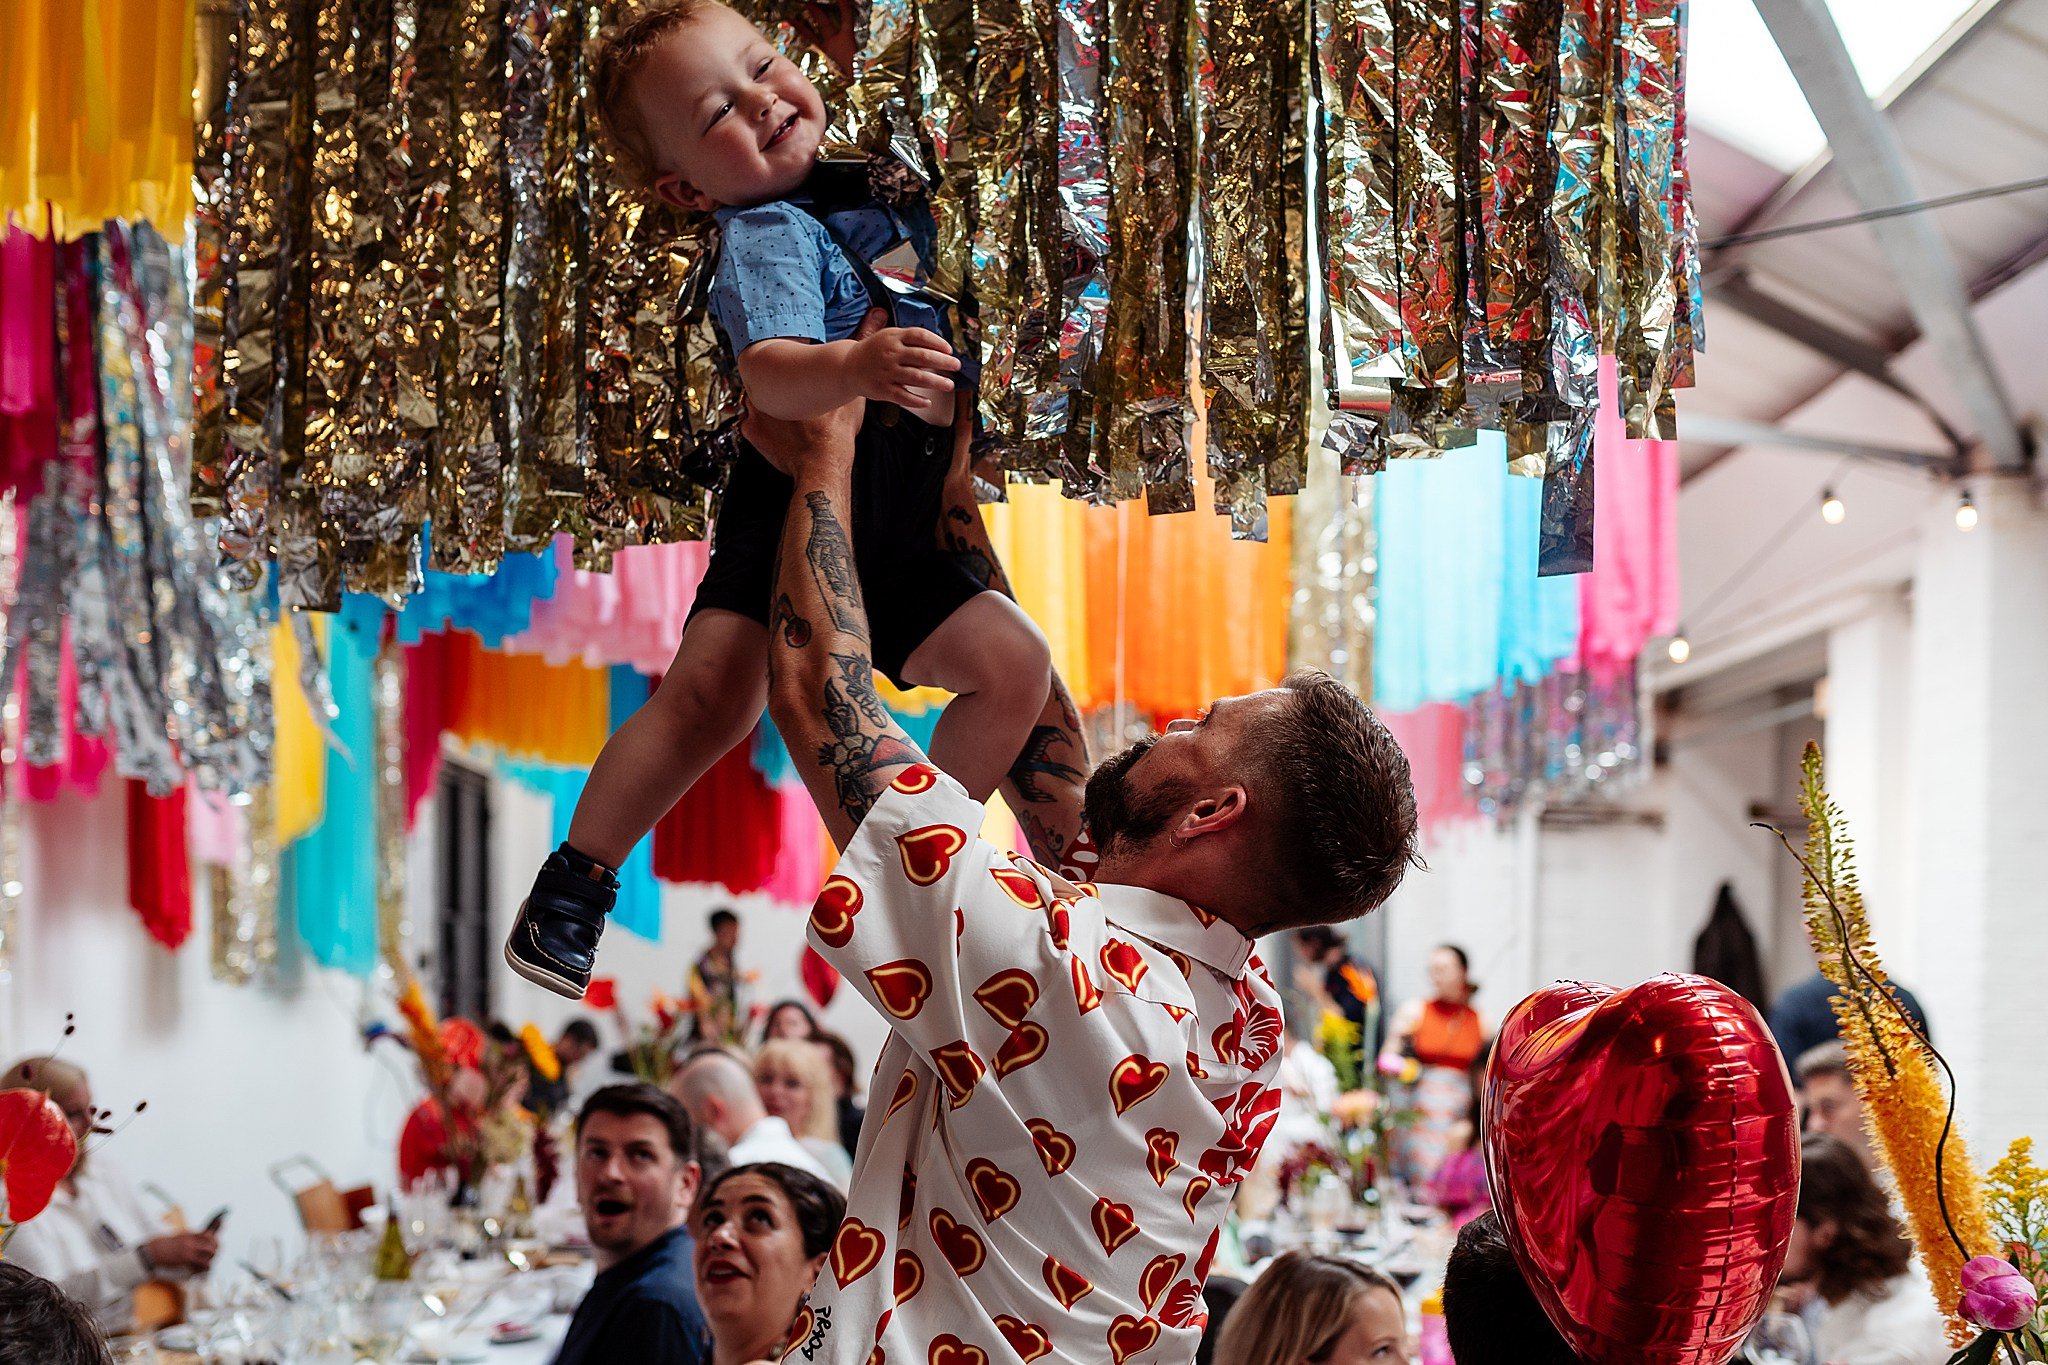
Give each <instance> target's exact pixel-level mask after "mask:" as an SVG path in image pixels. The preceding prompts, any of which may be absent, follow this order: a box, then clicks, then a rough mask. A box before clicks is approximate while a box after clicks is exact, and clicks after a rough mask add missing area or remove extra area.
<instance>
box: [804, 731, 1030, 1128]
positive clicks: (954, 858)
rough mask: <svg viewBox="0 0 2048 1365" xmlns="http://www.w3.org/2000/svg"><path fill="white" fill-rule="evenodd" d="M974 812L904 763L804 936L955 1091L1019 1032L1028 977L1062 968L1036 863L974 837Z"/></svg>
mask: <svg viewBox="0 0 2048 1365" xmlns="http://www.w3.org/2000/svg"><path fill="white" fill-rule="evenodd" d="M983 814H984V812H983V810H982V807H981V805H980V804H979V803H977V802H976V801H974V800H973V799H972V798H971V797H969V796H968V795H967V793H966V791H965V790H963V789H962V788H961V787H960V786H959V785H958V784H957V783H955V782H954V781H953V780H952V779H951V778H949V777H947V776H945V775H944V774H943V773H940V772H939V771H937V770H936V769H934V768H932V767H930V766H929V765H926V764H916V765H913V766H912V767H909V768H906V769H904V770H903V771H902V772H901V773H899V774H898V775H897V777H896V780H895V781H894V782H893V783H892V784H891V785H890V787H889V789H888V790H887V791H886V792H884V793H883V794H882V797H881V799H880V800H879V801H877V802H876V804H875V807H874V809H873V810H871V811H870V812H869V813H868V815H867V818H866V819H864V820H863V821H862V822H861V826H860V829H859V830H858V831H857V832H856V834H855V835H854V838H853V842H852V843H850V844H848V845H847V848H846V852H845V853H844V854H843V855H842V856H841V858H840V860H839V866H838V868H837V870H836V871H835V872H834V874H833V876H832V877H831V878H830V879H829V880H828V881H827V882H826V883H825V887H824V889H823V891H822V892H821V893H820V894H819V897H818V901H817V904H816V906H815V907H814V908H813V909H812V912H811V922H810V938H811V943H812V945H813V946H815V947H816V948H817V950H818V952H819V953H820V954H821V955H822V956H823V957H824V958H825V959H826V961H828V962H830V963H831V964H832V965H833V966H834V967H836V968H838V970H839V972H840V974H841V975H842V976H843V977H844V978H845V979H846V981H847V982H848V984H850V985H851V986H853V988H854V989H855V990H857V991H859V992H860V994H861V995H862V996H864V997H865V998H866V999H867V1001H868V1002H869V1003H870V1004H872V1005H873V1006H874V1007H875V1008H876V1009H878V1010H880V1011H881V1012H882V1014H883V1016H884V1017H885V1018H886V1019H887V1020H888V1022H889V1027H890V1028H891V1029H892V1030H893V1031H894V1032H895V1033H896V1034H898V1035H899V1036H900V1037H902V1038H903V1040H904V1041H905V1042H907V1043H909V1044H910V1045H911V1046H912V1047H913V1048H916V1049H917V1050H918V1051H920V1052H922V1053H924V1054H925V1056H926V1057H927V1058H929V1059H930V1060H931V1062H932V1064H933V1066H934V1067H935V1068H936V1069H937V1070H938V1072H939V1074H940V1075H941V1076H942V1077H944V1078H945V1080H946V1083H947V1085H948V1087H949V1088H951V1089H952V1090H953V1092H954V1095H955V1098H956V1100H962V1101H964V1097H965V1095H966V1094H967V1093H968V1092H970V1091H972V1090H973V1088H974V1085H975V1083H976V1082H977V1081H979V1079H980V1078H981V1076H982V1075H983V1074H984V1072H985V1071H986V1069H987V1068H988V1067H989V1066H990V1065H992V1064H995V1063H996V1062H997V1061H998V1057H997V1053H998V1051H999V1050H1000V1049H1002V1048H1004V1047H1006V1046H1024V1045H1028V1042H1029V1041H1030V1040H1029V1038H1028V1037H1027V1039H1025V1040H1017V1039H1015V1038H1014V1037H1013V1032H1014V1031H1015V1030H1017V1029H1019V1028H1022V1027H1025V1026H1024V1014H1025V1012H1026V1011H1028V1010H1029V1009H1030V1008H1031V1006H1032V1005H1033V1004H1035V1003H1036V1001H1037V1000H1038V997H1039V995H1040V993H1041V991H1043V990H1047V989H1050V988H1051V987H1052V986H1054V985H1055V984H1057V985H1059V986H1060V987H1061V988H1063V989H1064V988H1065V983H1066V980H1067V978H1066V975H1065V973H1066V963H1065V958H1064V954H1063V953H1062V951H1061V950H1060V948H1059V947H1058V946H1057V945H1056V944H1055V943H1054V941H1053V938H1052V934H1051V932H1050V925H1051V923H1052V922H1053V920H1052V916H1053V914H1054V912H1055V907H1054V905H1053V903H1052V898H1051V896H1050V895H1049V891H1048V887H1049V884H1048V883H1047V882H1046V881H1045V880H1044V874H1043V873H1042V872H1040V871H1039V870H1038V869H1037V868H1036V867H1035V866H1033V865H1031V864H1021V865H1020V864H1013V863H1012V862H1011V860H1010V858H1009V857H1008V856H1007V855H1006V854H1004V853H1003V852H1002V851H1000V850H998V849H997V848H996V847H995V846H994V845H993V844H990V843H988V842H987V841H985V840H983V839H982V838H980V836H979V835H978V833H977V831H979V830H980V828H981V823H982V818H983ZM1036 1028H1037V1026H1036V1025H1032V1026H1030V1027H1029V1029H1027V1034H1030V1032H1031V1030H1035V1029H1036Z"/></svg>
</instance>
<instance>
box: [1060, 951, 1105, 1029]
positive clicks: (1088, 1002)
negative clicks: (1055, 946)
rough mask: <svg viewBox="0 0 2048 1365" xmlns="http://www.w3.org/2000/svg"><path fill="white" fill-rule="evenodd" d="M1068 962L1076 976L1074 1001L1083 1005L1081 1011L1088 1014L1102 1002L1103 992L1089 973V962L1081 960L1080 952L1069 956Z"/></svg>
mask: <svg viewBox="0 0 2048 1365" xmlns="http://www.w3.org/2000/svg"><path fill="white" fill-rule="evenodd" d="M1067 962H1068V964H1069V966H1070V967H1071V969H1072V975H1073V978H1074V1003H1075V1004H1076V1005H1079V1006H1080V1007H1081V1013H1083V1014H1086V1013H1088V1011H1090V1010H1092V1009H1094V1008H1095V1007H1096V1006H1098V1005H1100V1004H1101V1003H1102V992H1101V991H1100V990H1098V989H1096V986H1095V982H1094V981H1093V980H1092V979H1090V977H1089V975H1088V964H1087V963H1086V962H1083V961H1082V960H1081V958H1080V955H1079V954H1076V955H1075V956H1073V957H1070V958H1068V959H1067Z"/></svg>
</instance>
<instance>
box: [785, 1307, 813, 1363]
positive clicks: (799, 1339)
mask: <svg viewBox="0 0 2048 1365" xmlns="http://www.w3.org/2000/svg"><path fill="white" fill-rule="evenodd" d="M817 1325H818V1315H817V1314H816V1313H814V1312H812V1311H811V1306H810V1305H809V1304H805V1305H804V1307H803V1311H802V1312H800V1313H798V1314H797V1315H796V1321H794V1322H792V1323H790V1324H789V1340H788V1341H787V1342H786V1343H784V1345H783V1347H782V1349H783V1351H784V1352H785V1353H787V1352H789V1351H794V1350H795V1349H796V1348H797V1347H799V1346H801V1345H803V1344H804V1343H805V1342H807V1341H809V1340H810V1339H811V1329H812V1328H814V1327H816V1326H817Z"/></svg>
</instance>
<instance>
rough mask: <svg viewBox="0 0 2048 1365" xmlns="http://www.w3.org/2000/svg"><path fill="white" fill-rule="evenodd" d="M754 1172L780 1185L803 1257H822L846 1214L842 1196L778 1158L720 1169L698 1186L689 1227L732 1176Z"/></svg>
mask: <svg viewBox="0 0 2048 1365" xmlns="http://www.w3.org/2000/svg"><path fill="white" fill-rule="evenodd" d="M742 1175H754V1176H759V1177H760V1178H761V1179H763V1180H766V1181H769V1182H771V1183H773V1184H775V1185H779V1186H780V1187H781V1188H782V1194H783V1197H784V1198H786V1199H788V1200H789V1206H790V1208H791V1209H793V1210H795V1212H796V1225H797V1228H798V1229H799V1230H800V1231H801V1232H802V1233H803V1237H804V1256H805V1257H806V1258H809V1257H812V1256H823V1255H824V1254H825V1253H826V1252H828V1251H830V1250H831V1249H832V1239H833V1238H834V1237H836V1236H838V1235H839V1220H840V1219H842V1218H844V1217H845V1216H846V1196H845V1195H843V1194H841V1193H840V1192H839V1191H838V1190H836V1189H834V1188H832V1186H830V1185H828V1184H826V1183H825V1182H824V1181H822V1180H820V1179H818V1177H816V1176H814V1175H812V1174H811V1173H810V1172H809V1171H800V1170H798V1169H797V1168H796V1167H794V1166H785V1165H783V1164H782V1163H781V1162H779V1161H756V1162H754V1163H753V1164H752V1165H750V1166H733V1167H730V1168H728V1169H726V1170H723V1171H720V1172H719V1173H718V1175H717V1177H716V1178H715V1179H707V1180H705V1182H704V1183H703V1184H702V1185H701V1186H699V1187H698V1190H697V1203H696V1207H695V1208H693V1209H692V1210H691V1212H690V1219H691V1226H692V1230H694V1229H695V1224H696V1219H697V1217H698V1216H699V1215H700V1214H701V1213H702V1212H703V1210H704V1207H705V1206H706V1205H707V1204H708V1203H710V1201H711V1196H712V1195H714V1194H716V1193H717V1192H718V1187H719V1186H720V1185H723V1184H724V1183H725V1182H726V1181H728V1180H731V1179H733V1178H734V1177H735V1176H742Z"/></svg>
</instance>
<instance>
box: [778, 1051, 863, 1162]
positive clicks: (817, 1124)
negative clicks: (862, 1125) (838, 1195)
mask: <svg viewBox="0 0 2048 1365" xmlns="http://www.w3.org/2000/svg"><path fill="white" fill-rule="evenodd" d="M754 1089H755V1090H757V1091H759V1092H760V1095H761V1107H762V1108H763V1109H766V1110H767V1111H768V1113H769V1114H770V1115H771V1116H773V1117H775V1118H778V1119H781V1120H782V1121H783V1122H784V1123H786V1124H788V1125H789V1131H790V1132H792V1133H794V1134H796V1140H797V1141H798V1142H801V1143H802V1144H803V1145H804V1150H805V1151H807V1152H809V1153H810V1154H811V1156H812V1157H813V1158H815V1159H816V1160H817V1163H818V1164H819V1165H820V1166H822V1167H824V1168H825V1178H826V1179H828V1180H830V1181H831V1182H832V1183H833V1184H834V1185H836V1186H838V1187H839V1188H840V1189H842V1190H843V1189H845V1188H846V1186H847V1182H848V1181H850V1180H851V1179H852V1178H853V1158H852V1157H850V1156H848V1155H847V1152H846V1149H845V1148H844V1147H842V1146H840V1145H839V1111H838V1108H837V1106H835V1105H834V1104H833V1102H832V1071H831V1068H830V1067H829V1066H828V1065H827V1064H826V1061H825V1050H824V1049H823V1048H821V1047H819V1046H818V1045H817V1044H815V1043H798V1042H793V1041H791V1040H789V1039H787V1038H777V1039H773V1040H771V1041H769V1042H766V1043H763V1044H762V1045H761V1050H760V1051H759V1052H757V1053H755V1054H754Z"/></svg>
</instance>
